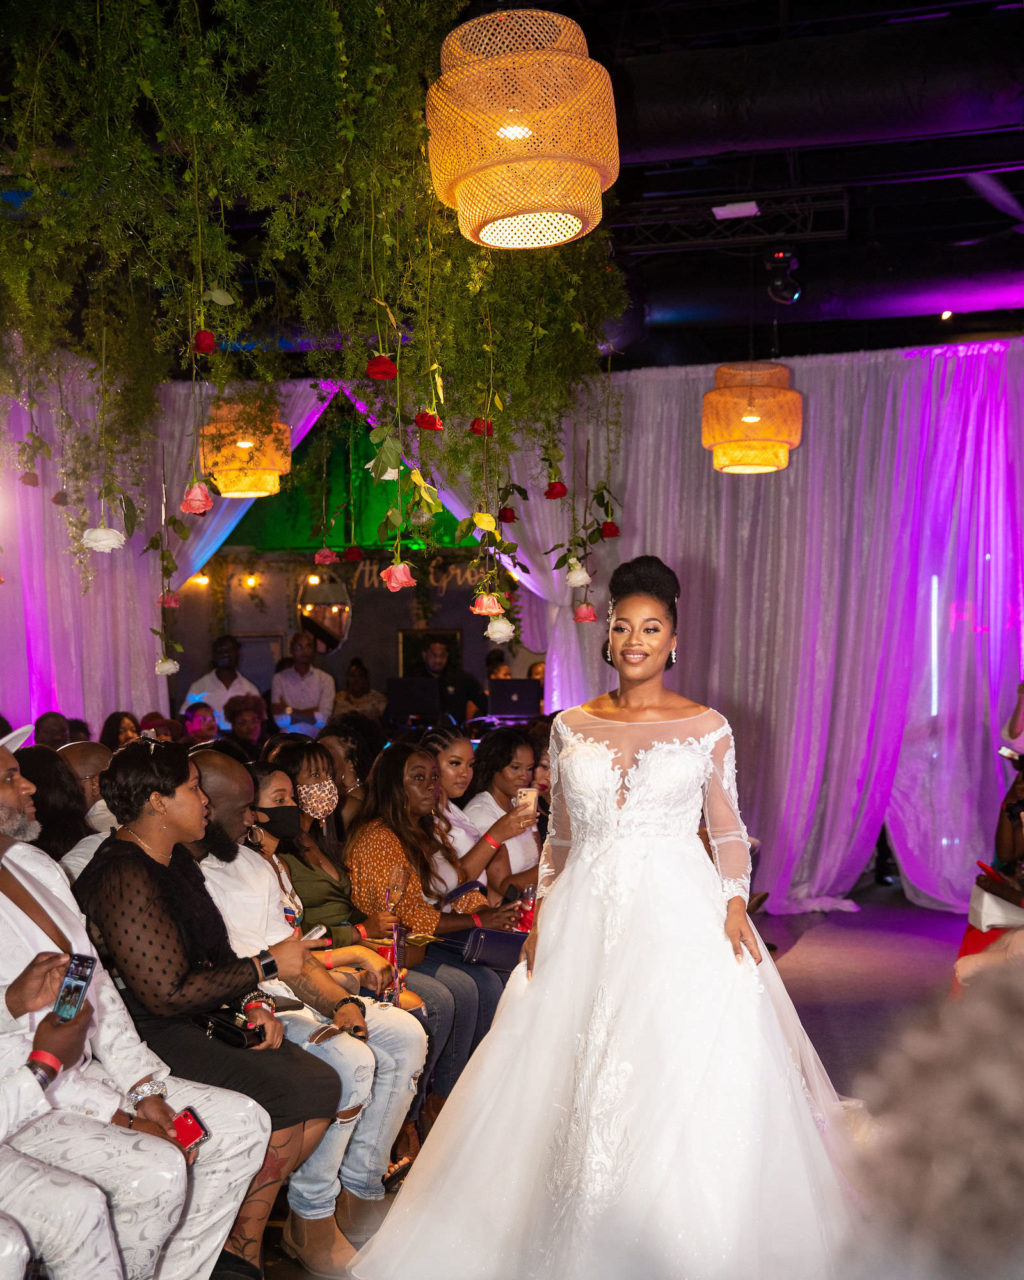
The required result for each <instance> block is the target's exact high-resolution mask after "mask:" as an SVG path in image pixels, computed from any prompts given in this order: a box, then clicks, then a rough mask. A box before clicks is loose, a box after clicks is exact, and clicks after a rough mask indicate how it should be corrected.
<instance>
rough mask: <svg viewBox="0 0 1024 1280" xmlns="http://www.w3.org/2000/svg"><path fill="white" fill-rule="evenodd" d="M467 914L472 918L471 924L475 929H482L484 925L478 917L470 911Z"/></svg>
mask: <svg viewBox="0 0 1024 1280" xmlns="http://www.w3.org/2000/svg"><path fill="white" fill-rule="evenodd" d="M469 914H470V915H471V916H472V917H473V923H474V924H475V925H476V927H477V928H478V929H482V928H483V927H484V923H483V921H482V920H481V919H480V917H479V916H478V915H477V913H476V912H475V911H471V912H470V913H469Z"/></svg>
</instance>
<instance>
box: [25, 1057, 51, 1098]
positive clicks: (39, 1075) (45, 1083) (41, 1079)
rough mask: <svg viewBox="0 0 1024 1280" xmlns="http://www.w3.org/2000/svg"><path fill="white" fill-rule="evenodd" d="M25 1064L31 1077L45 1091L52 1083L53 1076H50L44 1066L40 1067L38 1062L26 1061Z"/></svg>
mask: <svg viewBox="0 0 1024 1280" xmlns="http://www.w3.org/2000/svg"><path fill="white" fill-rule="evenodd" d="M25 1066H26V1067H28V1069H29V1071H31V1072H32V1078H33V1079H34V1080H35V1082H36V1084H37V1085H38V1086H39V1087H40V1089H42V1091H43V1093H45V1092H46V1091H47V1089H49V1087H50V1085H51V1084H53V1081H54V1078H55V1077H53V1076H51V1075H50V1073H49V1072H48V1071H47V1070H46V1068H45V1067H41V1066H40V1065H39V1063H38V1062H26V1063H25Z"/></svg>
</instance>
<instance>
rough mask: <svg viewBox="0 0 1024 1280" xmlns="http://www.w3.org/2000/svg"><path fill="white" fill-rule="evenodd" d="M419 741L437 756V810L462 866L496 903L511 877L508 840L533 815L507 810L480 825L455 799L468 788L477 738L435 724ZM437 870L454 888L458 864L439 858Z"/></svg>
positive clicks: (519, 833) (530, 823)
mask: <svg viewBox="0 0 1024 1280" xmlns="http://www.w3.org/2000/svg"><path fill="white" fill-rule="evenodd" d="M420 746H422V747H423V748H424V750H426V751H429V752H430V753H431V755H433V756H435V757H436V759H437V766H438V772H439V774H440V780H441V787H440V792H439V794H438V803H437V814H438V816H439V817H440V818H443V819H444V820H445V821H446V822H447V823H448V838H449V839H450V840H451V843H452V846H453V847H454V849H455V852H456V853H457V854H458V856H459V862H460V863H461V865H462V869H463V870H464V871H465V872H466V874H467V876H468V878H469V879H470V880H479V881H481V882H482V883H486V885H487V890H488V893H487V896H488V898H489V899H490V900H491V901H492V903H494V904H495V905H497V904H498V903H499V902H500V901H501V899H502V896H503V894H504V892H505V890H506V889H507V888H508V885H509V883H510V882H511V877H512V869H511V865H510V863H509V853H508V847H507V842H509V841H513V840H516V839H518V838H519V837H521V836H522V834H523V833H524V832H527V831H529V829H530V828H531V827H532V826H533V821H534V819H533V815H532V814H530V813H529V812H526V811H521V812H518V813H517V812H516V811H515V810H514V809H513V810H511V811H510V812H504V811H502V812H501V813H500V814H499V816H498V817H497V818H496V819H494V820H493V821H491V822H488V823H486V825H485V826H484V827H483V830H481V826H480V824H478V823H476V822H474V821H473V820H472V819H471V818H470V817H469V815H468V814H465V813H463V812H462V810H461V809H460V808H459V807H458V806H457V805H455V804H453V803H452V801H453V800H459V799H461V797H462V796H464V795H465V793H466V791H467V790H468V789H469V784H470V783H471V782H472V780H473V744H472V742H470V740H469V739H468V738H467V737H466V736H465V734H464V733H462V731H461V730H460V729H456V728H454V727H452V728H450V729H449V728H440V729H432V730H431V731H430V733H428V734H427V735H426V737H424V739H423V741H422V742H421V743H420ZM434 865H435V869H436V871H437V874H438V875H439V876H440V877H441V879H442V880H444V882H445V886H446V888H447V889H448V890H449V891H450V890H452V889H454V888H455V886H456V883H457V878H456V874H455V868H454V867H452V866H451V865H450V864H449V863H447V862H442V860H440V859H438V860H436V861H435V864H434Z"/></svg>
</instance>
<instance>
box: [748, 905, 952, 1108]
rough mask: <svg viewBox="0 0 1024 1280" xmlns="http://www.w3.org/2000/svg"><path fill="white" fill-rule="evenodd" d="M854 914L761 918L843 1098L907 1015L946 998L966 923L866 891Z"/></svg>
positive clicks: (813, 914)
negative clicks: (935, 996) (941, 995)
mask: <svg viewBox="0 0 1024 1280" xmlns="http://www.w3.org/2000/svg"><path fill="white" fill-rule="evenodd" d="M856 900H857V901H858V903H859V904H860V907H861V910H860V911H859V912H857V913H848V912H839V911H835V912H830V913H828V914H827V915H826V914H822V913H820V912H814V913H811V914H808V915H806V916H766V915H760V916H758V917H757V924H758V928H759V929H760V931H761V932H762V934H763V935H764V936H765V937H766V938H768V939H769V940H770V941H772V942H774V943H775V944H776V945H777V946H778V948H779V950H778V952H777V953H776V957H775V958H776V963H777V964H778V966H779V972H780V973H781V974H782V977H783V980H784V981H785V983H786V987H787V989H788V991H789V994H790V995H791V996H792V998H793V1002H794V1004H795V1005H796V1007H797V1009H798V1011H799V1013H800V1017H801V1019H802V1020H803V1024H804V1026H805V1027H806V1029H807V1033H808V1035H809V1036H810V1037H811V1040H812V1041H813V1042H814V1046H815V1048H816V1049H817V1050H818V1053H819V1054H820V1055H821V1059H822V1061H823V1062H824V1064H825V1066H826V1068H827V1069H828V1072H829V1074H830V1075H831V1077H832V1080H833V1082H834V1084H835V1086H836V1088H837V1089H838V1090H839V1092H840V1093H852V1092H853V1091H854V1079H855V1077H856V1075H857V1073H858V1071H860V1070H862V1069H864V1068H865V1067H868V1066H870V1065H871V1063H872V1062H873V1061H874V1059H875V1057H876V1056H877V1054H878V1051H879V1049H880V1048H881V1047H882V1045H883V1044H885V1043H886V1041H887V1039H888V1038H889V1036H890V1035H891V1033H892V1031H893V1029H894V1028H897V1027H898V1026H899V1025H900V1023H901V1021H902V1020H903V1019H904V1018H905V1016H906V1014H907V1013H908V1012H909V1011H910V1010H912V1009H914V1008H916V1007H918V1006H919V1005H920V1004H921V1003H922V1002H924V1001H926V1000H927V999H928V998H929V996H930V995H931V994H932V993H933V992H935V991H936V990H939V989H941V990H947V989H948V987H949V984H950V981H951V979H952V972H953V961H954V959H955V958H956V953H957V951H958V950H959V949H960V939H961V938H962V937H963V931H964V926H965V925H966V923H967V917H966V916H961V915H953V914H950V913H948V912H945V911H930V910H927V909H925V908H923V907H915V906H913V905H911V904H910V903H909V902H908V901H907V899H906V898H905V897H904V896H903V893H902V892H901V891H900V890H899V889H898V888H883V887H880V886H879V887H872V888H870V889H869V890H867V891H866V892H865V893H863V894H858V895H857V899H856Z"/></svg>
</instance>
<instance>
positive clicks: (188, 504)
mask: <svg viewBox="0 0 1024 1280" xmlns="http://www.w3.org/2000/svg"><path fill="white" fill-rule="evenodd" d="M212 506H213V499H212V498H211V497H210V491H209V489H207V487H206V485H205V484H193V485H190V486H189V488H187V489H186V490H185V496H184V498H182V500H181V510H182V511H184V513H185V515H187V516H204V515H206V513H207V511H209V510H210V508H211V507H212Z"/></svg>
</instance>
